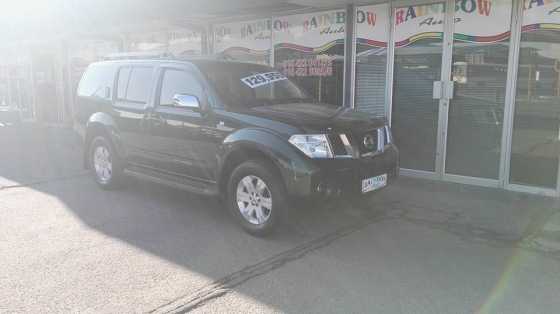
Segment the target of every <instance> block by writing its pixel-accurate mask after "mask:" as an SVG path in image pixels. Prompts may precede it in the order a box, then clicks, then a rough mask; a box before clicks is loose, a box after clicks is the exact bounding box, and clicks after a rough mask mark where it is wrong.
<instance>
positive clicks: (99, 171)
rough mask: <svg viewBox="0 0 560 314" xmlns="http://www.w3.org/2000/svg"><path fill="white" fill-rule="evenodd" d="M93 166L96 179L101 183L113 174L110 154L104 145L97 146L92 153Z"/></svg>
mask: <svg viewBox="0 0 560 314" xmlns="http://www.w3.org/2000/svg"><path fill="white" fill-rule="evenodd" d="M93 167H94V168H95V174H96V175H97V179H98V180H99V181H100V182H101V183H107V182H109V180H111V176H112V175H113V164H112V162H111V154H110V153H109V150H108V149H107V147H105V146H97V147H96V148H95V151H94V153H93Z"/></svg>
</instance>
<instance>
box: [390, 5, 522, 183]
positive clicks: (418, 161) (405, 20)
mask: <svg viewBox="0 0 560 314" xmlns="http://www.w3.org/2000/svg"><path fill="white" fill-rule="evenodd" d="M392 14H393V20H394V23H393V27H394V29H393V34H394V35H393V37H394V39H393V40H392V41H391V44H392V48H393V50H394V74H393V75H394V85H393V99H392V123H393V129H394V132H395V138H396V139H397V142H398V143H399V147H400V149H401V153H402V158H401V166H402V167H403V168H404V172H405V173H409V174H413V175H419V176H427V177H436V178H442V179H445V180H450V181H457V182H461V183H476V184H479V185H485V186H498V185H499V184H500V164H501V158H502V155H501V152H502V134H503V128H504V107H505V96H506V89H507V73H508V59H509V58H508V52H509V42H510V34H511V18H512V2H511V1H492V2H490V1H454V0H453V1H447V2H434V3H428V4H423V5H408V6H407V5H404V6H399V7H395V8H393V12H392Z"/></svg>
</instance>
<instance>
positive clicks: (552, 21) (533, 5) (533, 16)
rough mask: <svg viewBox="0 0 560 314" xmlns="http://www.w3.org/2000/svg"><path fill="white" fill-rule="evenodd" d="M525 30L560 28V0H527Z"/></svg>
mask: <svg viewBox="0 0 560 314" xmlns="http://www.w3.org/2000/svg"><path fill="white" fill-rule="evenodd" d="M523 9H524V10H523V31H532V30H538V29H553V30H560V0H525V2H524V7H523Z"/></svg>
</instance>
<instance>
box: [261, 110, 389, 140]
mask: <svg viewBox="0 0 560 314" xmlns="http://www.w3.org/2000/svg"><path fill="white" fill-rule="evenodd" d="M250 114H251V115H255V116H259V117H262V118H266V119H270V120H275V121H279V122H283V123H286V124H290V125H292V126H294V127H297V128H299V129H302V130H303V131H305V132H306V133H330V132H360V131H364V130H368V129H373V128H377V127H381V126H383V125H384V124H385V121H384V120H383V119H376V118H372V117H371V116H369V115H368V114H367V113H365V112H360V111H357V110H354V109H351V108H346V107H336V106H333V105H328V104H314V103H291V104H281V105H271V106H259V107H254V108H251V109H250Z"/></svg>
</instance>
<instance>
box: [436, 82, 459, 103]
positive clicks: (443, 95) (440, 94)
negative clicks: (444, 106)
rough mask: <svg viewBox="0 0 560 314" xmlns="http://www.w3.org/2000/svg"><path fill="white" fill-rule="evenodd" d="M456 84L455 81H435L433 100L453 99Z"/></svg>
mask: <svg viewBox="0 0 560 314" xmlns="http://www.w3.org/2000/svg"><path fill="white" fill-rule="evenodd" d="M454 91H455V82H453V81H434V86H433V90H432V97H433V99H453V94H454Z"/></svg>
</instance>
